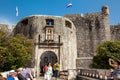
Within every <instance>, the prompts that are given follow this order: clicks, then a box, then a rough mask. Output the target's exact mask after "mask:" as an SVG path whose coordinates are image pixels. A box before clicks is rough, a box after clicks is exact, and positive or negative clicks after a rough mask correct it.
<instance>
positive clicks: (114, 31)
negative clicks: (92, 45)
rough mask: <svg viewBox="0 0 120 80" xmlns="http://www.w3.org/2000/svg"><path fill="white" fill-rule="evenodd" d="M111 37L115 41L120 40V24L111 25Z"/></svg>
mask: <svg viewBox="0 0 120 80" xmlns="http://www.w3.org/2000/svg"><path fill="white" fill-rule="evenodd" d="M110 29H111V37H112V40H114V41H119V40H120V24H118V25H111V27H110Z"/></svg>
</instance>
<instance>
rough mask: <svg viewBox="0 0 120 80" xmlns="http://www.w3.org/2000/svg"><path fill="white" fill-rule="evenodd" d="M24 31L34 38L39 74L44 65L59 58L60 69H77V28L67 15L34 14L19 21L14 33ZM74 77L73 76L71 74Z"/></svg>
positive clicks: (36, 67) (36, 64)
mask: <svg viewBox="0 0 120 80" xmlns="http://www.w3.org/2000/svg"><path fill="white" fill-rule="evenodd" d="M19 33H22V34H23V35H25V36H26V37H27V38H30V39H34V43H35V46H34V47H35V65H34V66H35V69H36V72H37V74H39V73H40V72H41V71H42V69H41V68H42V67H43V66H44V65H45V64H46V63H48V62H50V63H51V64H52V66H53V64H54V63H55V62H56V61H57V60H58V62H59V63H60V70H61V71H62V70H69V73H70V74H69V75H72V74H73V73H72V71H70V70H72V69H76V59H77V45H76V42H77V41H76V28H75V26H74V24H73V23H72V22H71V21H70V20H69V19H67V18H65V17H59V16H45V15H33V16H28V17H25V18H24V19H22V20H21V21H19V22H18V24H17V25H16V27H15V29H14V34H19ZM70 77H72V76H70Z"/></svg>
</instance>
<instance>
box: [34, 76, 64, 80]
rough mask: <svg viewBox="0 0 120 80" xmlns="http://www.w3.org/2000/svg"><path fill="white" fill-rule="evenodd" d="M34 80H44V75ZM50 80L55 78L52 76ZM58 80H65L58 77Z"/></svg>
mask: <svg viewBox="0 0 120 80" xmlns="http://www.w3.org/2000/svg"><path fill="white" fill-rule="evenodd" d="M35 80H44V77H40V78H38V79H35ZM51 80H55V78H54V77H52V79H51ZM58 80H65V79H60V78H59V79H58Z"/></svg>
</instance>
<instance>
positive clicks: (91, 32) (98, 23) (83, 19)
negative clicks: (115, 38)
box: [65, 6, 111, 67]
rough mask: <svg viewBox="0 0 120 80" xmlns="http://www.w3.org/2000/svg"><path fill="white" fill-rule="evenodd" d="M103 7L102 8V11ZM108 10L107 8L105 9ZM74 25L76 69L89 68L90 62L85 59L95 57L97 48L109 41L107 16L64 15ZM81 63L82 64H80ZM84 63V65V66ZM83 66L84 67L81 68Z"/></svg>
mask: <svg viewBox="0 0 120 80" xmlns="http://www.w3.org/2000/svg"><path fill="white" fill-rule="evenodd" d="M104 7H105V6H103V7H102V9H103V8H104ZM106 8H107V9H108V7H106ZM65 17H67V18H69V19H70V20H71V21H72V22H73V23H74V25H75V27H76V30H77V33H76V35H77V56H78V58H79V59H77V64H79V65H77V67H85V66H86V67H89V66H88V64H90V61H89V60H87V61H86V59H87V58H88V57H91V60H92V57H93V56H95V55H96V48H97V46H98V45H99V44H100V43H102V42H104V41H106V40H110V39H111V34H110V25H109V14H107V13H106V12H103V10H102V12H98V13H89V14H86V15H84V16H82V15H81V14H70V15H65ZM81 61H82V62H83V63H82V62H81ZM84 62H86V64H84ZM83 65H84V66H83Z"/></svg>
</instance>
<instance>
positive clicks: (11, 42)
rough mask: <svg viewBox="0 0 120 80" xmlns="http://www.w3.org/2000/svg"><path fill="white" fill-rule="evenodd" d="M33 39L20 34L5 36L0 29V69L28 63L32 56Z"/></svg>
mask: <svg viewBox="0 0 120 80" xmlns="http://www.w3.org/2000/svg"><path fill="white" fill-rule="evenodd" d="M33 51H34V48H33V40H30V39H27V38H25V37H24V36H23V35H21V34H17V35H16V36H14V37H7V36H6V34H5V33H4V32H2V31H0V63H1V64H0V71H7V70H11V69H16V68H19V67H23V66H26V65H28V61H29V60H30V59H32V56H33Z"/></svg>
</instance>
